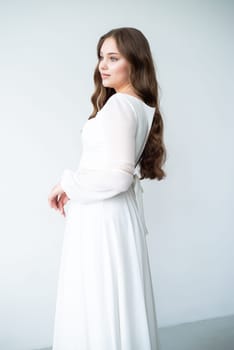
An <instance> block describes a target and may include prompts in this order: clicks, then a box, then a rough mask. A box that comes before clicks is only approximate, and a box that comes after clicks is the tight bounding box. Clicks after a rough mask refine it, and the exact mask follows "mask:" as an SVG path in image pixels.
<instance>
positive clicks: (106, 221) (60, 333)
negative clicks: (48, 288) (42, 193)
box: [53, 186, 160, 350]
mask: <svg viewBox="0 0 234 350" xmlns="http://www.w3.org/2000/svg"><path fill="white" fill-rule="evenodd" d="M159 349H160V347H159V336H158V328H157V320H156V310H155V301H154V294H153V286H152V279H151V271H150V264H149V256H148V248H147V242H146V235H145V233H144V227H143V225H142V221H141V218H140V216H139V211H138V207H137V203H136V198H135V195H134V189H133V186H130V187H129V189H128V190H127V191H126V192H122V193H120V194H118V195H116V196H114V197H112V198H109V199H105V200H101V201H96V202H93V203H91V204H80V203H77V202H75V201H71V202H70V203H69V205H68V209H67V212H66V225H65V233H64V239H63V246H62V256H61V261H60V272H59V280H58V290H57V302H56V313H55V323H54V339H53V350H159Z"/></svg>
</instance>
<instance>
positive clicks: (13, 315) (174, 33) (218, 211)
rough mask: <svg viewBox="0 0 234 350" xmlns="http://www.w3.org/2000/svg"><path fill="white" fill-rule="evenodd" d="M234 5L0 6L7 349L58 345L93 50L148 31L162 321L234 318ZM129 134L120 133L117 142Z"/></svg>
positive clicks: (155, 258) (1, 260) (0, 277)
mask: <svg viewBox="0 0 234 350" xmlns="http://www.w3.org/2000/svg"><path fill="white" fill-rule="evenodd" d="M233 10H234V5H233V2H232V1H222V2H221V1H211V0H207V1H201V0H199V1H185V0H184V1H182V0H181V1H179V0H176V1H168V0H158V1H153V0H148V1H138V0H137V1H132V0H129V1H125V0H121V1H118V2H110V1H106V0H105V1H101V2H98V1H90V0H88V1H85V2H82V1H72V0H67V1H65V0H61V1H45V0H43V1H24V0H22V1H20V2H19V1H12V0H10V1H7V2H5V1H3V0H2V1H0V99H1V103H0V122H1V126H0V157H1V186H0V195H1V202H0V212H1V221H0V232H1V245H0V281H1V289H0V290H1V292H0V293H1V298H0V310H1V311H0V325H1V326H0V348H1V349H4V350H32V349H36V348H43V347H46V346H50V345H51V344H52V335H53V322H54V313H55V302H56V292H57V280H58V273H59V263H60V256H61V249H62V242H63V234H64V225H65V221H64V218H63V217H62V216H61V215H59V214H58V213H57V212H55V211H54V210H52V209H51V208H49V206H48V202H47V197H48V194H49V192H50V190H51V188H52V187H53V186H54V185H55V184H56V183H57V182H58V181H59V179H60V175H61V174H62V171H63V169H64V168H71V169H73V170H75V169H76V167H77V166H78V163H79V158H80V154H81V138H80V130H81V128H82V126H83V124H84V123H85V122H86V120H87V118H88V116H89V115H90V113H91V111H92V105H91V102H90V96H91V94H92V93H93V89H94V85H93V71H94V68H95V65H96V62H97V61H96V44H97V41H98V39H99V37H100V36H101V35H102V34H104V33H105V32H107V31H108V30H110V29H112V28H116V27H120V26H132V27H136V28H138V29H140V30H141V31H142V32H143V33H144V34H145V35H146V37H147V38H148V40H149V43H150V45H151V49H152V53H153V56H154V61H155V65H156V72H157V78H158V82H159V86H160V103H161V111H162V115H163V118H164V124H165V137H164V138H165V144H166V147H167V152H168V159H167V163H166V167H165V170H166V173H167V178H166V179H165V180H163V181H157V180H154V181H151V180H144V181H142V185H143V187H144V208H145V209H144V210H145V217H146V222H147V226H148V229H149V236H148V237H147V240H148V247H149V255H150V263H151V271H152V279H153V285H154V292H155V301H156V311H157V318H158V324H159V327H163V326H167V325H175V324H181V323H184V322H192V321H195V320H202V319H208V318H214V317H219V316H225V315H230V314H233V313H234V299H233V292H234V272H233V265H234V254H233V246H234V244H233V243H234V242H233V228H234V227H233V226H234V225H233V210H234V199H233V198H234V186H233V178H234V162H233V149H234V138H233V128H234V119H233V80H234V73H233V68H234V49H233V34H234V21H233V19H234V18H233V17H234V16H233V13H234V12H233ZM120 142H121V141H120Z"/></svg>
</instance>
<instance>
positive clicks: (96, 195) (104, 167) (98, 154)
mask: <svg viewBox="0 0 234 350" xmlns="http://www.w3.org/2000/svg"><path fill="white" fill-rule="evenodd" d="M135 114H136V113H135V111H134V109H133V108H132V106H131V105H130V104H129V103H128V101H126V100H124V99H122V98H119V96H116V95H113V96H112V97H111V98H109V100H108V101H107V103H106V104H105V105H104V107H103V108H102V110H101V112H99V113H98V115H97V116H96V118H97V119H98V120H97V121H98V122H99V124H98V126H97V130H96V132H97V133H100V135H99V140H100V142H99V143H98V145H97V146H96V147H94V148H92V149H91V152H87V153H88V156H87V157H86V159H85V164H84V165H82V164H81V165H80V168H79V170H78V171H77V172H72V171H70V170H65V171H64V173H63V175H62V179H61V185H62V187H63V189H64V191H65V192H66V193H67V195H68V196H69V198H71V199H73V200H76V201H78V202H79V203H90V202H94V201H99V200H102V199H106V198H110V197H113V196H114V195H116V194H119V193H120V192H124V191H127V189H128V188H129V186H130V185H131V183H132V181H133V172H134V169H135V135H136V129H137V117H136V115H135ZM93 122H95V120H92V119H91V120H89V121H88V123H93ZM84 157H85V155H84V156H83V162H84Z"/></svg>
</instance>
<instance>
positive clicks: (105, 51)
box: [98, 38, 130, 92]
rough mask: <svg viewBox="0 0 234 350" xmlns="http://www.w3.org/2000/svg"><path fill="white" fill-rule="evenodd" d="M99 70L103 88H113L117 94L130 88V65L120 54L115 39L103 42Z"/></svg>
mask: <svg viewBox="0 0 234 350" xmlns="http://www.w3.org/2000/svg"><path fill="white" fill-rule="evenodd" d="M98 69H99V72H100V74H101V77H102V84H103V86H105V87H110V88H113V89H115V91H116V92H121V91H125V90H126V89H127V88H128V87H129V86H130V81H129V73H130V64H129V62H128V61H127V60H126V59H125V58H124V57H123V56H122V55H121V53H120V52H119V50H118V48H117V45H116V42H115V39H114V38H107V39H105V41H104V42H103V44H102V46H101V49H100V59H99V65H98Z"/></svg>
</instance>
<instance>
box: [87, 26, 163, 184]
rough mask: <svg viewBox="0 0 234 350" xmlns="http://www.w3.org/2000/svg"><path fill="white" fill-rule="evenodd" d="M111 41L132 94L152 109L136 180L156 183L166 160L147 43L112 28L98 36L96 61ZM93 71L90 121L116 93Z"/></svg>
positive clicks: (135, 33) (139, 35) (136, 33)
mask: <svg viewBox="0 0 234 350" xmlns="http://www.w3.org/2000/svg"><path fill="white" fill-rule="evenodd" d="M107 38H114V39H115V41H116V45H117V47H118V50H119V52H120V53H121V54H122V55H123V56H124V57H125V58H126V59H127V61H128V62H129V63H130V66H131V70H130V82H131V85H132V86H133V88H134V90H135V92H136V94H137V95H138V96H139V97H140V98H141V99H142V100H143V101H144V102H145V103H146V104H148V105H149V106H151V107H155V113H154V116H153V121H152V125H151V129H150V132H149V136H148V139H147V142H146V145H145V147H144V150H143V152H142V154H141V157H140V159H139V161H138V164H139V169H140V175H141V177H140V179H141V180H142V179H144V178H149V179H155V178H157V179H158V180H161V179H163V178H164V177H165V176H166V173H165V171H164V170H163V169H162V166H163V164H164V163H165V161H166V149H165V145H164V142H163V131H164V124H163V119H162V115H161V112H160V110H159V101H158V82H157V79H156V72H155V67H154V62H153V58H152V54H151V50H150V46H149V43H148V41H147V39H146V38H145V36H144V35H143V34H142V32H141V31H139V30H138V29H136V28H131V27H122V28H116V29H112V30H110V31H109V32H107V33H106V34H104V35H103V36H101V37H100V39H99V41H98V44H97V56H98V59H99V58H100V49H101V46H102V44H103V42H104V40H105V39H107ZM98 66H99V62H98V64H97V66H96V68H95V71H94V84H95V91H94V93H93V95H92V96H91V102H92V104H93V111H92V114H91V115H90V116H89V119H91V118H94V117H95V116H96V114H97V112H98V111H99V110H100V109H101V108H102V107H103V106H104V104H105V103H106V101H107V100H108V99H109V97H110V96H111V95H113V94H114V93H116V91H115V90H114V89H113V88H109V87H104V86H103V84H102V78H101V75H100V72H99V69H98Z"/></svg>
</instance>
